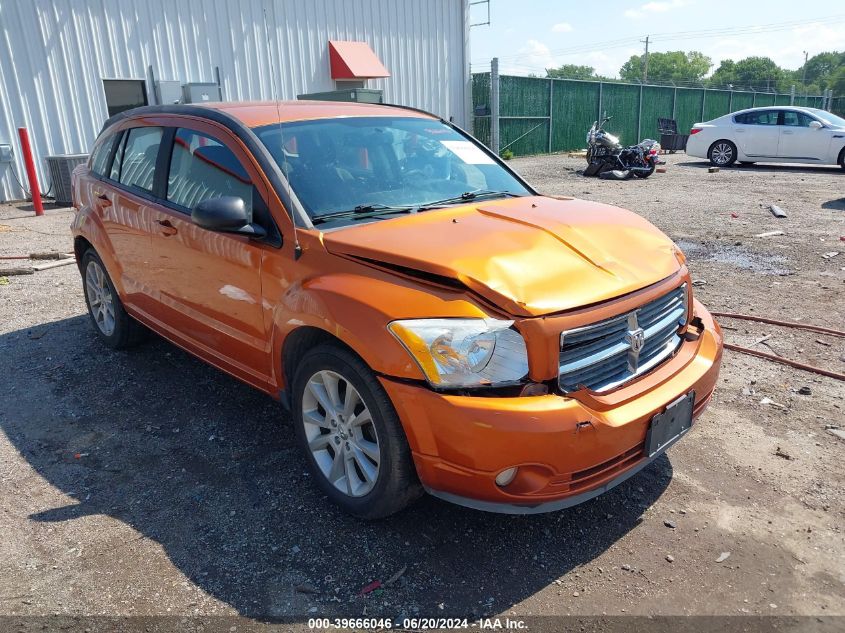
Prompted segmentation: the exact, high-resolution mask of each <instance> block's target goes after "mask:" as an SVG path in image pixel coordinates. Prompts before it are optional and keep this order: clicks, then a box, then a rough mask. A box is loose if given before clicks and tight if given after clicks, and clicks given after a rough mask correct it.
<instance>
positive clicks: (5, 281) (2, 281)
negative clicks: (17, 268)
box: [0, 277, 9, 286]
mask: <svg viewBox="0 0 845 633" xmlns="http://www.w3.org/2000/svg"><path fill="white" fill-rule="evenodd" d="M8 285H9V278H8V277H0V286H8Z"/></svg>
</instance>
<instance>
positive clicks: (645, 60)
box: [640, 35, 650, 83]
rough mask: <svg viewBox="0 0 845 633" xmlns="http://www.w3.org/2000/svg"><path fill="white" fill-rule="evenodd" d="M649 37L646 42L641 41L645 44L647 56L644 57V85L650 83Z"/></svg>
mask: <svg viewBox="0 0 845 633" xmlns="http://www.w3.org/2000/svg"><path fill="white" fill-rule="evenodd" d="M649 37H650V36H648V35H646V36H645V39H644V40H640V42H642V43H643V44H645V56H644V57H643V83H646V82H647V81H648V40H649Z"/></svg>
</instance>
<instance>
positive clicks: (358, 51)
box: [329, 40, 390, 79]
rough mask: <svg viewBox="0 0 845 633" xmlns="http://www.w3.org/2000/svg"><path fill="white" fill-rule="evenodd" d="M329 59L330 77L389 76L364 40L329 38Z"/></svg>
mask: <svg viewBox="0 0 845 633" xmlns="http://www.w3.org/2000/svg"><path fill="white" fill-rule="evenodd" d="M329 61H330V62H331V67H332V79H369V78H371V77H390V73H389V72H388V71H387V68H385V67H384V65H383V64H382V63H381V61H379V58H378V57H376V54H375V53H374V52H373V49H371V48H370V46H369V44H367V43H366V42H337V41H332V40H329Z"/></svg>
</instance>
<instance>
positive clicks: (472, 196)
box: [417, 189, 525, 211]
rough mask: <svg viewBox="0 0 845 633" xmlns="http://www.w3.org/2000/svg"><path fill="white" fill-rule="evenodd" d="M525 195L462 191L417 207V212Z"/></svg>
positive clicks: (485, 190)
mask: <svg viewBox="0 0 845 633" xmlns="http://www.w3.org/2000/svg"><path fill="white" fill-rule="evenodd" d="M524 195H525V194H522V193H514V192H513V191H493V190H491V189H477V190H475V191H464V192H463V193H462V194H461V195H459V196H453V197H451V198H444V199H443V200H434V201H433V202H426V203H425V204H421V205H420V206H419V207H417V211H425V210H426V209H433V208H436V207H440V206H443V205H448V204H460V203H461V202H469V201H470V200H477V199H478V198H490V197H505V198H522V197H523V196H524Z"/></svg>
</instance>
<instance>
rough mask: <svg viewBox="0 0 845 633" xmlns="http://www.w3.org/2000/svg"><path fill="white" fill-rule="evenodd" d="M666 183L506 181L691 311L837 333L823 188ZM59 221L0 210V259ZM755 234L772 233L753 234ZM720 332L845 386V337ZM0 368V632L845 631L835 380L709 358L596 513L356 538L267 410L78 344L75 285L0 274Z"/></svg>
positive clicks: (136, 353)
mask: <svg viewBox="0 0 845 633" xmlns="http://www.w3.org/2000/svg"><path fill="white" fill-rule="evenodd" d="M667 162H668V170H667V172H666V173H665V174H655V175H654V176H653V177H652V178H650V179H648V180H644V181H641V180H634V181H630V182H605V181H598V180H593V179H585V178H583V177H582V176H580V175H579V174H578V172H577V170H579V169H581V168H582V167H583V164H582V161H581V160H579V159H574V158H567V157H564V156H551V157H548V156H547V157H535V158H523V159H518V160H514V161H513V162H512V165H513V166H514V167H515V168H516V169H517V170H518V171H519V172H520V173H521V174H522V175H523V176H525V177H526V178H527V180H528V181H529V182H531V183H533V184H534V185H535V186H536V187H537V188H538V189H539V190H541V191H543V192H546V193H550V194H565V195H573V196H576V197H580V198H586V199H591V200H599V201H602V202H608V203H611V204H616V205H620V206H623V207H627V208H629V209H632V210H634V211H636V212H638V213H640V214H642V215H643V216H645V217H646V218H648V219H649V220H651V221H652V222H653V223H654V224H656V225H657V226H658V227H660V228H661V229H662V230H664V231H665V232H666V233H667V234H668V235H669V236H671V237H672V238H673V239H674V240H676V241H677V242H678V244H679V245H681V246H682V248H683V249H684V250H685V252H686V253H687V255H688V258H689V266H690V268H691V270H692V274H693V279H694V280H695V283H696V288H695V290H696V292H697V296H698V297H699V298H700V299H701V300H702V301H703V302H704V303H705V304H706V305H707V306H709V307H710V308H711V309H713V310H718V311H727V312H740V313H747V314H756V315H764V316H769V317H773V318H781V319H789V320H795V321H803V322H806V323H812V324H816V325H821V326H826V327H830V328H836V329H840V330H841V329H845V328H844V327H843V326H845V241H843V240H845V173H842V172H841V170H839V169H834V168H831V169H826V168H795V167H770V166H755V167H742V168H736V169H730V170H722V171H721V172H719V173H715V174H710V173H708V171H707V169H706V165H705V164H704V163H702V162H698V161H696V160H695V159H690V158H688V157H686V156H684V155H675V156H667ZM770 203H775V204H778V205H780V206H781V207H782V208H783V209H784V210H785V211H786V212H787V214H788V218H786V219H776V218H774V217H773V216H772V214H771V213H770V212H769V210H768V208H767V206H766V205H768V204H770ZM71 217H72V211H71V210H68V209H53V210H50V211H48V213H47V215H46V216H45V217H43V218H37V219H36V218H33V217H32V212H31V209H29V208H28V207H26V206H24V207H11V206H6V207H0V255H2V256H9V255H23V254H27V253H29V252H33V251H44V250H60V251H68V250H69V249H70V238H69V232H68V225H69V223H70V221H71ZM769 231H782V232H783V234H780V235H775V236H769V237H756V236H757V235H759V234H761V233H765V232H769ZM831 252H839V253H840V254H839V255H837V256H832V257H828V258H825V257H823V255H825V254H826V253H831ZM13 264H15V262H13V261H0V267H3V266H10V265H13ZM17 264H19V262H18V263H17ZM722 322H723V324H724V326H726V327H727V328H729V329H726V332H725V333H726V338H727V339H728V340H729V341H731V342H735V343H738V344H742V345H747V346H748V345H756V347H757V348H758V349H760V350H762V351H774V352H776V353H778V354H781V355H783V356H786V357H789V358H794V359H797V360H801V361H804V362H807V363H810V364H814V365H817V366H821V367H826V368H829V369H832V370H834V371H838V372H845V339H837V338H834V337H832V336H824V335H816V334H812V333H807V332H800V331H795V330H788V329H784V328H780V327H771V326H765V325H762V324H755V323H747V322H742V321H730V320H727V319H725V320H723V321H722ZM767 335H768V336H770V337H771V338H769V339H767V340H765V341H762V342H758V341H760V339H762V338H764V337H765V336H767ZM0 358H1V359H2V375H3V376H2V387H1V388H0V534H2V538H1V539H0V615H16V616H26V615H50V614H61V615H122V616H123V615H126V616H150V615H171V616H194V615H200V616H217V615H227V616H228V615H232V616H248V617H253V618H273V617H281V618H286V619H287V620H288V621H292V622H294V624H290V625H287V626H288V628H301V629H303V630H307V628H308V627H307V624H306V623H307V620H308V618H311V617H315V616H331V617H334V616H338V617H340V616H347V617H352V616H362V615H368V616H384V617H392V618H400V619H401V618H402V617H404V616H426V617H442V616H449V615H451V616H466V617H477V616H480V615H502V616H506V615H510V616H512V617H523V616H525V617H527V616H537V615H566V614H578V615H597V616H602V615H608V616H612V615H622V614H670V615H675V614H696V615H742V614H753V615H766V616H769V615H790V616H792V615H795V616H798V615H813V616H830V615H845V495H843V486H844V485H845V466H843V464H845V459H844V458H845V440H843V439H840V438H839V437H837V436H836V435H834V434H832V433H830V432H829V430H828V429H829V427H835V426H839V427H842V428H845V383H842V382H837V381H835V380H833V379H829V378H824V377H820V376H817V375H815V374H811V373H807V372H803V371H799V370H793V369H791V368H788V367H785V366H782V365H777V364H774V363H771V362H769V361H765V360H761V359H756V358H752V357H749V356H743V355H739V354H737V353H734V352H726V354H725V359H724V368H723V370H722V376H721V378H720V383H719V387H718V389H717V392H716V395H715V397H714V399H713V401H712V404H711V405H710V408H709V409H708V410H707V412H706V413H705V414H704V415H703V416H702V418H701V419H700V421H699V422H698V424H697V425H696V426H695V427H694V429H693V430H692V432H691V433H690V434H689V436H688V437H687V438H686V439H685V440H684V441H682V442H680V443H679V444H678V445H677V446H675V447H673V448H672V449H671V450H670V451H669V452H668V455H667V456H664V457H663V458H661V459H660V460H658V461H657V462H656V463H655V464H653V465H652V466H651V467H649V468H648V469H646V470H644V471H643V472H642V473H640V474H639V475H637V476H635V477H633V478H632V479H630V480H628V481H627V482H625V483H624V484H622V485H620V486H619V487H617V488H616V489H614V490H612V491H611V492H609V493H607V494H605V495H603V496H601V497H599V498H597V499H595V500H593V501H590V502H588V503H586V504H583V505H581V506H579V507H576V508H573V509H570V510H567V511H563V512H557V513H553V514H547V515H540V516H530V517H513V516H500V515H491V514H483V513H479V512H475V511H471V510H466V509H463V508H458V507H455V506H451V505H448V504H446V503H443V502H440V501H437V500H435V499H433V498H424V499H422V500H421V501H420V502H419V503H418V504H417V505H415V506H413V507H412V508H411V509H409V510H408V511H406V512H404V513H402V514H401V515H399V516H396V517H393V518H391V519H388V520H385V521H381V522H377V523H362V522H360V521H357V520H354V519H352V518H350V517H348V516H346V515H345V514H343V513H342V512H340V511H339V510H337V509H335V508H334V507H333V506H332V505H330V504H329V503H328V502H327V501H326V499H325V498H323V497H322V496H321V495H320V494H319V493H318V492H317V491H316V489H315V487H314V486H313V485H312V483H311V482H310V481H309V478H308V476H307V474H306V472H305V465H304V461H303V460H302V459H301V458H300V456H299V454H298V453H297V451H296V450H295V447H294V442H293V438H292V429H291V425H290V422H289V420H288V419H286V417H285V414H284V413H283V411H282V409H281V407H280V406H279V405H277V404H276V403H275V402H273V401H272V400H270V399H269V398H267V397H265V396H263V395H262V394H260V393H258V392H256V391H254V390H252V389H250V388H249V387H247V386H245V385H242V384H240V383H238V382H236V381H234V380H233V379H231V378H229V377H227V376H226V375H224V374H222V373H220V372H218V371H217V370H215V369H212V368H210V367H208V366H206V365H204V364H203V363H201V362H199V361H197V360H195V359H193V358H192V357H190V356H188V355H187V354H185V353H183V352H182V351H180V350H179V349H176V348H175V347H173V346H171V345H170V344H168V343H166V342H164V341H162V340H160V339H158V338H153V339H152V340H150V341H149V342H148V343H146V344H145V345H144V346H142V347H140V348H137V349H134V350H132V351H129V352H112V351H109V350H107V349H106V348H105V347H103V346H102V345H101V344H99V342H98V341H97V339H96V338H95V335H94V332H93V330H92V326H91V324H90V322H89V320H88V317H87V316H86V314H85V306H84V302H83V297H82V291H81V284H80V279H79V273H78V271H77V269H76V267H75V266H73V265H70V266H65V267H59V268H54V269H51V270H46V271H42V272H39V273H36V274H34V275H29V276H10V277H6V278H4V277H3V273H2V272H1V271H0ZM799 390H801V391H800V392H799ZM805 394H806V395H805ZM769 401H771V403H769ZM726 556H727V557H726ZM392 577H393V578H395V581H394V582H393V583H392V584H390V585H388V586H385V587H384V588H383V589H381V590H378V591H376V592H374V593H371V594H369V595H367V596H361V595H360V592H361V589H362V588H363V587H364V586H365V585H367V584H369V583H371V582H372V581H375V580H380V581H382V582H383V583H385V582H386V581H388V579H391V578H392ZM827 622H829V620H828V621H827ZM838 623H839V624H841V623H842V621H841V620H840V621H838ZM834 628H835V627H834ZM226 630H229V629H228V628H227V629H226ZM831 630H834V629H831ZM840 630H841V629H840Z"/></svg>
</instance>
